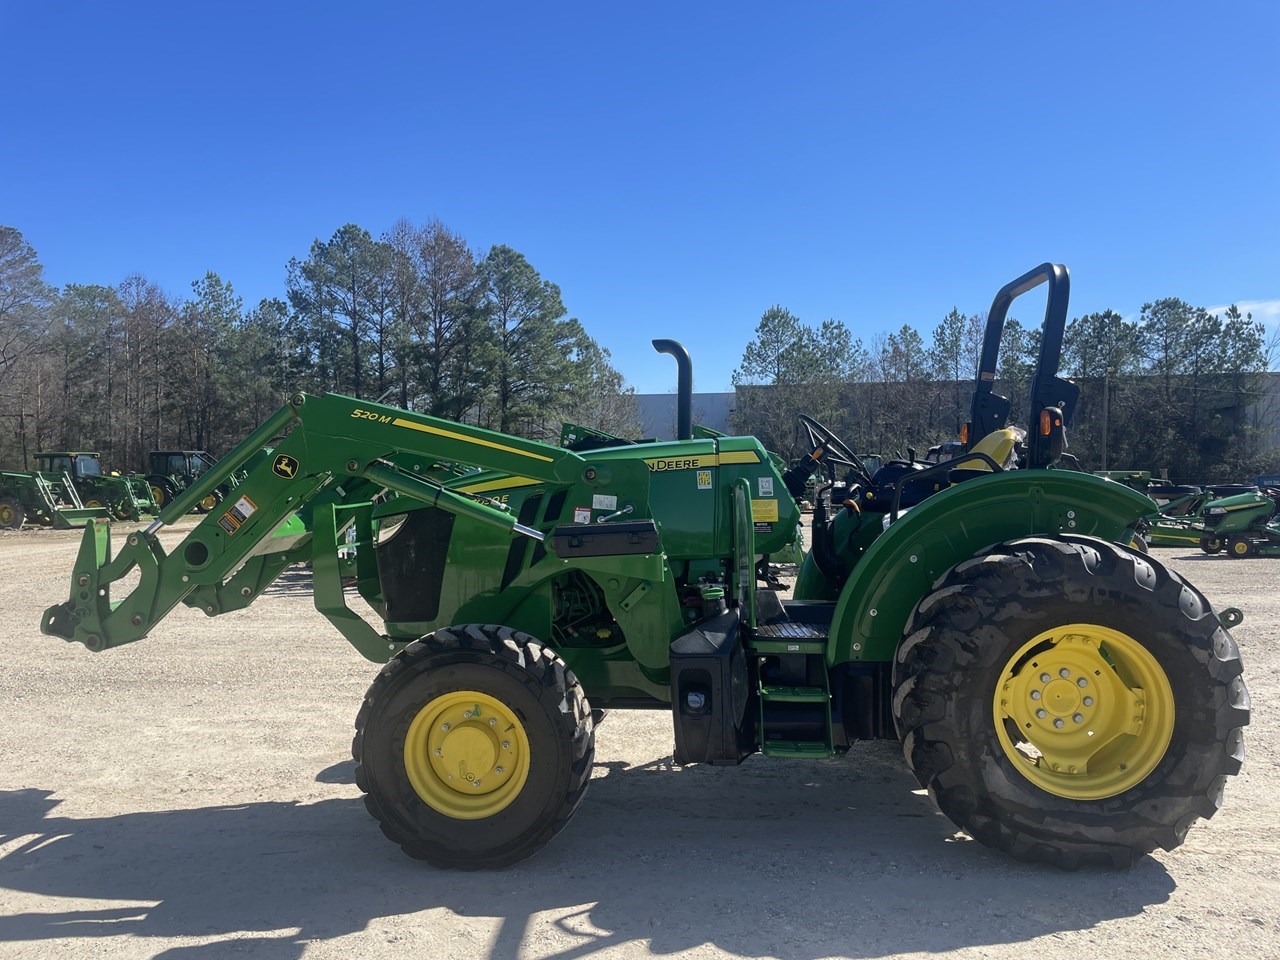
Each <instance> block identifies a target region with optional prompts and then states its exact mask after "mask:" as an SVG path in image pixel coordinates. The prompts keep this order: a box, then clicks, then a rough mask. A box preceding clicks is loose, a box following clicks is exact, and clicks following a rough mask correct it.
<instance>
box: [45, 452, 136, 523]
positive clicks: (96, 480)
mask: <svg viewBox="0 0 1280 960" xmlns="http://www.w3.org/2000/svg"><path fill="white" fill-rule="evenodd" d="M36 463H37V464H39V468H40V471H41V472H42V473H45V474H54V475H58V476H61V475H63V474H65V475H66V476H67V477H68V478H69V479H70V481H71V483H72V485H73V486H74V487H75V488H76V493H78V494H79V496H80V500H81V501H82V502H83V504H84V506H85V508H86V509H104V510H106V511H107V512H108V513H109V514H110V515H111V516H112V517H115V518H116V519H117V520H134V521H137V520H142V519H143V518H151V517H155V516H156V515H157V514H158V513H159V512H160V510H159V508H158V507H157V506H156V505H155V503H154V502H153V501H152V499H151V489H150V487H149V486H148V485H147V482H146V479H145V478H144V477H142V476H140V475H138V474H132V475H124V476H122V475H120V474H117V473H104V472H103V470H102V461H101V458H100V456H99V454H98V453H96V452H94V451H92V450H52V451H45V452H42V453H37V454H36Z"/></svg>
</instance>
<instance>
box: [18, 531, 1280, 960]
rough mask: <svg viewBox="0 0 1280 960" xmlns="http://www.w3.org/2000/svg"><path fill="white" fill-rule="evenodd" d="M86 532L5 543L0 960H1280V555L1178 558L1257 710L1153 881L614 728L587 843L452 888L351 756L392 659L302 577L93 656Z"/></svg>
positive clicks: (602, 747)
mask: <svg viewBox="0 0 1280 960" xmlns="http://www.w3.org/2000/svg"><path fill="white" fill-rule="evenodd" d="M191 522H193V521H187V522H186V523H187V525H189V524H190V523H191ZM122 526H123V525H122ZM78 539H79V536H78V533H77V532H60V531H50V530H35V531H23V532H20V533H5V534H0V583H3V584H4V587H3V593H2V596H3V599H4V611H5V619H4V622H3V623H2V624H0V654H2V655H3V657H4V660H5V662H6V663H7V664H8V666H7V667H6V669H5V670H4V672H3V674H2V675H0V755H3V756H4V757H5V760H6V762H5V763H4V764H3V766H2V767H0V958H3V960H8V958H14V957H58V958H70V960H78V958H88V957H111V958H133V957H165V958H175V960H176V958H183V960H187V958H190V960H197V958H198V960H212V958H221V957H243V956H252V957H261V958H266V960H284V958H290V960H292V958H297V957H307V958H308V960H312V958H324V957H335V958H343V960H355V958H365V957H392V956H395V957H400V956H408V955H413V956H420V957H421V956H425V957H433V958H455V957H456V958H464V957H496V958H521V960H524V958H530V960H532V958H560V960H572V958H583V957H595V956H600V957H644V956H649V955H654V954H657V955H664V956H665V955H681V956H695V957H711V956H716V957H719V956H726V955H733V956H744V957H779V958H786V960H816V958H819V957H828V956H832V957H924V956H929V957H933V956H937V955H946V956H954V957H1010V958H1012V957H1019V958H1021V957H1024V956H1028V955H1035V956H1037V957H1039V958H1042V960H1045V958H1048V960H1052V958H1059V957H1062V958H1065V957H1072V958H1080V957H1107V958H1112V957H1142V958H1144V960H1149V958H1150V957H1152V956H1158V955H1161V954H1166V955H1169V956H1177V957H1219V956H1223V955H1235V956H1238V957H1246V958H1253V957H1280V838H1278V837H1277V823H1278V822H1280V799H1278V793H1280V753H1278V752H1277V747H1276V731H1277V725H1278V724H1280V712H1278V709H1277V703H1278V702H1280V699H1278V697H1277V693H1280V652H1278V650H1277V640H1278V639H1280V596H1278V591H1277V589H1276V586H1277V582H1278V580H1280V560H1239V561H1236V560H1229V559H1227V558H1225V557H1221V556H1220V557H1213V558H1210V557H1202V556H1200V555H1198V554H1197V555H1190V554H1187V553H1184V552H1182V551H1178V550H1174V551H1162V552H1160V553H1159V554H1158V555H1159V557H1160V559H1162V560H1164V561H1165V562H1167V563H1169V564H1170V565H1171V566H1173V567H1174V568H1175V569H1177V570H1178V571H1179V572H1181V573H1183V574H1184V575H1186V576H1187V577H1189V578H1190V579H1191V580H1192V581H1193V582H1194V583H1195V584H1196V585H1197V586H1199V587H1200V588H1201V589H1202V590H1203V591H1204V592H1205V593H1206V594H1208V595H1209V597H1210V598H1211V599H1212V600H1213V601H1214V603H1215V604H1216V605H1217V606H1218V607H1219V608H1221V607H1224V606H1239V607H1241V608H1242V609H1243V610H1244V611H1245V613H1246V616H1247V618H1248V619H1247V620H1246V621H1245V623H1244V624H1243V625H1242V626H1240V627H1238V628H1237V629H1236V630H1235V631H1234V633H1235V636H1236V639H1237V640H1238V641H1239V644H1240V647H1241V649H1242V651H1243V655H1244V658H1245V670H1246V677H1247V679H1248V683H1249V687H1250V690H1251V692H1252V695H1253V706H1254V714H1253V723H1252V725H1251V726H1250V727H1249V729H1248V732H1247V736H1246V742H1247V749H1248V759H1247V761H1246V765H1245V769H1244V772H1243V773H1242V774H1241V775H1240V776H1238V777H1236V778H1234V780H1233V781H1232V782H1231V783H1230V784H1229V786H1228V789H1227V796H1226V803H1225V806H1224V808H1223V810H1222V811H1221V812H1220V813H1219V814H1218V816H1217V817H1215V818H1214V819H1213V820H1212V821H1210V822H1208V823H1201V824H1199V825H1198V826H1196V827H1195V828H1194V829H1193V830H1192V832H1191V834H1190V836H1189V837H1188V840H1187V842H1186V844H1184V845H1183V846H1182V847H1181V848H1179V849H1178V850H1176V851H1174V852H1173V853H1158V854H1156V855H1155V856H1152V857H1148V858H1145V859H1144V860H1143V861H1141V862H1140V863H1139V864H1138V865H1137V866H1136V867H1135V868H1134V869H1132V870H1130V871H1127V872H1120V873H1103V872H1090V871H1083V872H1080V873H1076V874H1062V873H1058V872H1056V871H1051V870H1048V869H1043V868H1037V867H1030V866H1024V865H1021V864H1017V863H1014V862H1012V861H1009V860H1007V859H1005V858H1004V857H1003V856H1001V855H998V854H995V853H993V852H990V851H988V850H986V849H985V848H983V847H981V846H979V845H978V844H975V843H973V842H970V841H968V840H967V839H966V838H965V837H964V836H963V835H957V833H956V831H955V829H954V827H953V826H952V825H951V824H950V822H949V821H947V820H946V819H945V818H944V817H942V816H941V815H940V814H938V813H937V812H936V811H935V809H934V808H933V806H932V804H931V803H930V801H929V798H928V797H927V796H926V795H924V794H923V793H922V791H920V790H918V789H915V786H916V785H915V782H914V780H913V779H912V778H911V777H910V775H909V774H908V772H907V770H906V767H905V765H904V763H903V762H902V756H901V751H900V749H899V747H898V746H897V745H896V744H890V743H872V744H863V745H858V746H857V747H856V748H855V749H854V750H852V751H850V753H849V754H848V756H846V757H844V758H842V759H839V760H829V761H820V762H802V761H782V760H774V761H768V760H764V759H762V758H759V757H757V758H753V759H752V760H749V761H748V762H747V763H745V764H743V765H742V766H740V767H737V768H729V769H725V768H710V767H698V766H694V767H687V768H678V767H675V766H673V765H672V762H671V747H672V738H671V727H670V721H669V720H668V719H667V717H666V715H664V714H658V713H639V712H615V713H612V714H610V716H609V717H608V719H607V720H606V721H605V722H604V724H603V725H602V726H601V728H600V732H599V738H598V750H597V755H596V769H595V774H594V778H593V783H592V786H591V789H590V791H589V793H588V797H587V801H586V803H585V804H584V805H583V807H582V809H581V810H580V811H579V813H578V815H577V817H576V818H575V820H574V822H573V823H572V824H570V826H569V827H568V828H567V829H566V830H565V831H564V832H563V833H562V834H561V835H560V836H559V837H558V838H557V839H556V840H555V841H554V842H553V843H552V844H551V845H550V846H549V847H548V848H547V849H545V850H544V851H543V852H542V853H540V854H539V855H538V856H536V857H535V858H534V859H533V860H531V861H527V862H526V863H524V864H521V865H519V866H517V867H515V868H513V869H510V870H507V871H503V872H499V873H484V874H458V873H448V872H437V871H434V870H432V869H430V868H428V867H426V866H423V865H421V864H418V863H415V862H413V861H410V860H409V859H407V858H405V857H404V856H403V855H401V854H400V852H399V850H397V849H396V848H395V847H394V846H392V845H391V844H390V843H388V842H387V841H386V840H384V839H383V837H382V836H381V834H380V833H379V832H378V830H377V828H376V826H375V824H374V822H373V821H372V820H371V819H370V818H369V817H368V816H367V815H366V813H365V812H364V809H363V806H362V805H361V803H360V800H359V799H358V797H359V794H358V791H357V790H356V788H355V786H354V785H353V783H352V764H351V762H350V759H349V752H348V751H349V746H350V741H351V735H352V726H351V724H352V720H353V718H354V716H355V712H356V708H357V706H358V705H359V703H360V699H361V697H362V696H363V693H364V690H365V688H366V687H367V685H368V683H369V682H370V680H371V679H372V676H373V673H374V667H373V666H372V665H370V664H368V663H367V662H365V661H364V660H362V659H361V658H360V657H359V656H358V655H357V654H356V653H355V652H354V651H353V650H352V649H351V648H350V647H348V646H347V644H346V643H345V642H344V641H343V640H342V639H341V638H340V637H339V636H338V635H337V633H336V632H335V631H334V630H333V629H332V628H331V627H330V626H329V624H328V622H327V621H325V620H324V619H323V618H322V617H321V616H320V615H319V614H317V613H316V612H315V610H314V608H313V607H312V606H311V602H310V589H309V583H308V582H307V580H306V579H305V578H304V577H301V576H300V575H294V576H290V577H288V578H287V579H285V580H282V581H281V582H278V583H277V584H276V585H275V586H273V588H272V589H271V591H270V593H269V594H268V595H266V596H264V597H263V598H262V599H261V600H259V601H258V602H257V603H255V604H254V605H253V606H252V607H250V608H249V609H248V610H244V611H240V612H238V613H233V614H228V615H226V616H223V617H219V618H217V619H209V618H206V617H205V616H204V615H202V614H199V613H196V612H195V611H192V610H190V609H188V608H186V607H180V608H179V609H178V610H177V611H175V612H174V613H173V614H171V615H170V616H169V618H168V619H167V620H166V621H164V623H162V624H161V625H160V626H159V627H158V628H157V629H156V630H155V631H154V633H153V635H152V636H151V637H150V638H148V639H147V640H146V641H145V642H143V643H139V644H135V645H132V646H128V647H123V648H120V649H117V650H112V651H109V652H107V653H103V654H90V653H88V652H87V651H86V650H84V649H83V648H82V647H80V646H79V645H74V646H73V645H70V644H64V643H62V642H60V641H58V640H56V639H52V638H48V637H44V636H42V635H41V634H40V633H39V631H38V623H39V619H40V614H41V612H42V610H43V608H44V607H45V606H46V605H48V604H50V603H53V602H57V601H61V600H64V599H65V598H66V595H67V590H68V576H69V571H70V568H71V564H72V560H73V558H74V555H75V550H76V546H77V543H78Z"/></svg>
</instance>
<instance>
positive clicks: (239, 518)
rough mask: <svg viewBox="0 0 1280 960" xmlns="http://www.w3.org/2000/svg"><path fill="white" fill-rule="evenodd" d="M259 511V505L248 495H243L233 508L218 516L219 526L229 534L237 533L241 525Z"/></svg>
mask: <svg viewBox="0 0 1280 960" xmlns="http://www.w3.org/2000/svg"><path fill="white" fill-rule="evenodd" d="M257 511H258V505H257V504H256V503H254V502H253V501H252V500H250V499H249V498H248V497H241V498H240V499H239V500H237V501H236V502H235V503H233V504H232V505H231V509H230V510H228V511H227V512H226V513H224V514H223V515H222V516H221V517H219V518H218V526H220V527H221V528H222V529H223V530H225V531H226V532H227V533H228V534H232V533H235V532H236V531H237V530H239V529H240V525H241V524H242V523H244V522H245V521H246V520H248V519H249V518H250V517H252V516H253V515H254V514H255V513H257Z"/></svg>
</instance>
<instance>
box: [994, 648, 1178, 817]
mask: <svg viewBox="0 0 1280 960" xmlns="http://www.w3.org/2000/svg"><path fill="white" fill-rule="evenodd" d="M1173 709H1174V708H1173V689H1172V687H1170V686H1169V679H1168V677H1166V676H1165V672H1164V670H1163V669H1162V668H1161V666H1160V664H1159V663H1158V662H1157V661H1156V658H1155V657H1154V656H1152V655H1151V653H1150V651H1148V650H1147V648H1146V647H1144V646H1143V645H1142V644H1140V643H1139V642H1138V641H1137V640H1135V639H1133V637H1131V636H1129V635H1128V634H1126V633H1121V632H1120V631H1118V630H1112V629H1111V628H1110V627H1101V626H1098V625H1096V624H1087V623H1072V624H1067V625H1064V626H1061V627H1056V628H1054V629H1053V630H1046V631H1045V632H1044V633H1041V634H1039V635H1037V636H1036V637H1034V638H1032V639H1031V640H1030V641H1029V642H1028V643H1026V644H1024V645H1023V646H1022V647H1021V648H1020V649H1019V650H1018V652H1017V653H1015V654H1014V655H1013V656H1012V657H1010V658H1009V661H1008V662H1007V663H1006V664H1005V668H1004V670H1003V672H1002V674H1001V677H1000V680H999V682H998V683H997V684H996V693H995V700H994V710H995V720H996V733H997V735H998V737H999V739H1000V746H1001V747H1002V748H1004V752H1005V755H1006V756H1008V758H1009V759H1010V760H1012V761H1013V764H1014V766H1015V767H1016V768H1017V769H1018V771H1019V772H1020V773H1021V774H1022V775H1023V776H1025V777H1026V778H1027V779H1028V780H1030V781H1031V782H1032V783H1034V784H1035V785H1036V786H1037V787H1039V788H1040V789H1042V790H1045V791H1046V792H1048V793H1052V794H1054V795H1055V796H1059V797H1066V798H1068V799H1071V800H1101V799H1103V798H1104V797H1114V796H1115V795H1116V794H1119V793H1123V792H1124V791H1126V790H1128V789H1130V788H1131V787H1134V786H1136V785H1137V784H1139V783H1141V782H1142V781H1143V780H1144V779H1145V778H1146V777H1147V775H1148V774H1150V773H1151V771H1152V770H1154V769H1155V768H1156V764H1158V763H1159V762H1160V759H1161V758H1162V757H1163V756H1164V754H1165V751H1166V750H1167V749H1168V748H1169V741H1170V740H1171V739H1172V737H1173Z"/></svg>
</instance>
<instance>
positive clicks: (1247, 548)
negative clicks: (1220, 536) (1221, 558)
mask: <svg viewBox="0 0 1280 960" xmlns="http://www.w3.org/2000/svg"><path fill="white" fill-rule="evenodd" d="M1226 550H1227V556H1228V557H1231V558H1232V559H1233V560H1244V559H1245V558H1246V557H1252V556H1254V555H1255V554H1257V552H1258V548H1257V547H1256V546H1255V545H1254V543H1253V541H1252V540H1250V539H1249V538H1248V537H1227V543H1226Z"/></svg>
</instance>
